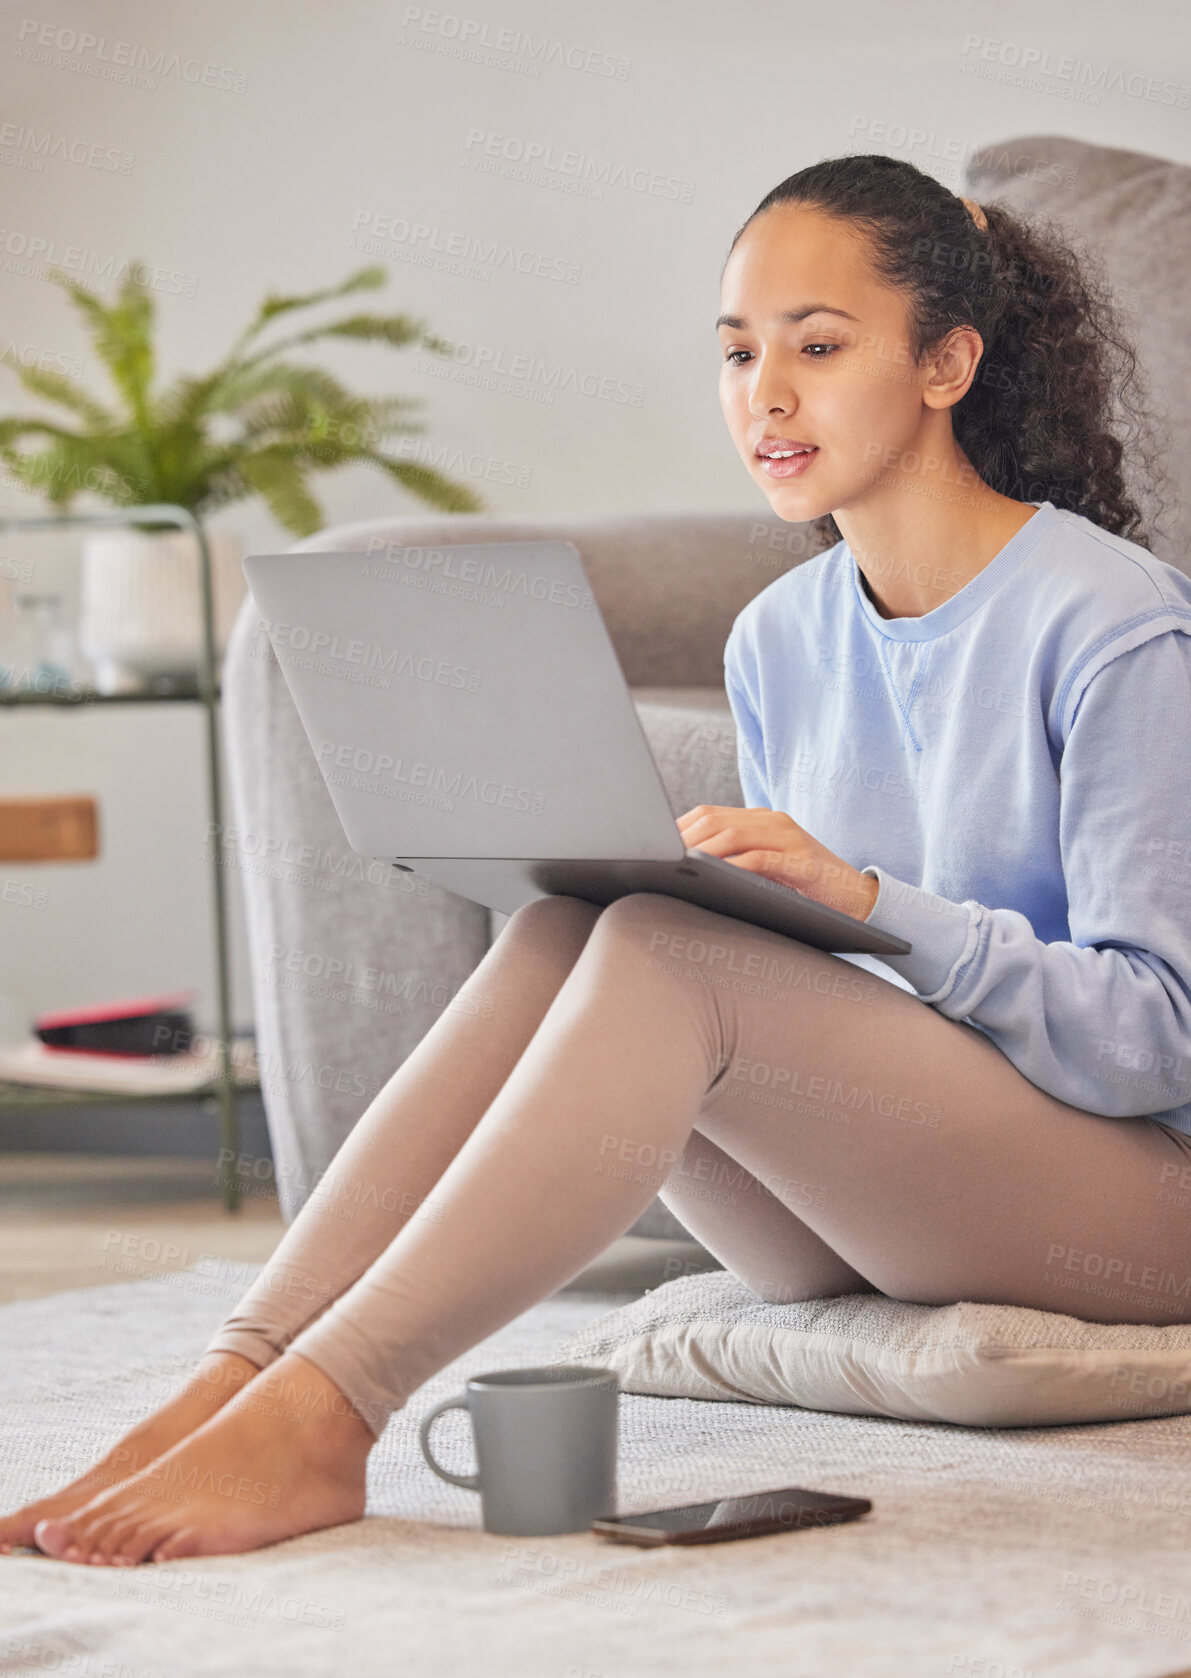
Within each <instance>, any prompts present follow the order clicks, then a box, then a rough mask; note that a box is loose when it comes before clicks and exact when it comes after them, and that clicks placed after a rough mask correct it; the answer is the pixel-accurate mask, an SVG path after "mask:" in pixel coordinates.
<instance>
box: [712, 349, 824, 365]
mask: <svg viewBox="0 0 1191 1678" xmlns="http://www.w3.org/2000/svg"><path fill="white" fill-rule="evenodd" d="M839 347H840V346H839V345H838V344H804V345H803V346H802V353H803V355H806V353H807V351H808V350H813V351H819V350H822V351H824V352H825V353H824V354H822V355H819V354H813V355H811V356H810V357H809V359H810V360H811V361H826V360H827V358H828V356H830V355H831V354H832V353H833V351H835V350H838V349H839ZM751 353H752V352H751V351H750V350H729V351H728V353H727V355H726V356H725V357H724V365H725V366H726V367H739V366H740V362H739V361H738V360H737V357H738V356H744V355H751Z"/></svg>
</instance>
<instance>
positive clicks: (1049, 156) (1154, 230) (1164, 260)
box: [964, 134, 1191, 574]
mask: <svg viewBox="0 0 1191 1678" xmlns="http://www.w3.org/2000/svg"><path fill="white" fill-rule="evenodd" d="M964 190H965V191H966V192H968V193H969V194H970V195H971V196H972V197H973V198H975V199H977V200H978V201H979V202H980V203H988V202H995V203H999V204H1004V205H1005V206H1006V208H1007V209H1010V210H1015V211H1017V212H1018V213H1021V214H1025V215H1026V216H1028V217H1031V218H1032V217H1034V216H1038V217H1040V218H1042V219H1044V220H1047V221H1050V220H1054V221H1056V222H1057V223H1058V224H1059V227H1060V229H1061V230H1062V232H1063V233H1064V234H1065V235H1066V237H1067V238H1068V240H1069V241H1071V242H1073V243H1074V244H1075V245H1076V247H1077V248H1078V249H1080V250H1081V251H1083V252H1085V253H1086V254H1087V255H1088V256H1089V257H1090V258H1091V260H1092V262H1093V264H1094V266H1095V267H1097V268H1102V270H1103V273H1104V276H1105V278H1106V280H1107V281H1108V283H1109V286H1110V288H1111V290H1112V293H1113V295H1114V297H1115V299H1116V302H1117V304H1118V306H1119V308H1120V309H1121V312H1122V319H1123V324H1124V326H1125V329H1126V332H1127V333H1128V335H1129V336H1130V337H1131V338H1132V339H1133V341H1134V343H1135V344H1136V346H1137V352H1138V358H1139V361H1140V363H1141V368H1142V371H1143V374H1144V376H1145V379H1146V381H1147V383H1148V385H1149V391H1150V394H1149V400H1148V403H1147V404H1146V405H1147V407H1149V408H1150V409H1151V411H1152V412H1153V413H1154V415H1155V418H1156V422H1157V430H1158V439H1157V440H1158V442H1159V443H1160V444H1161V445H1162V447H1163V449H1164V451H1165V461H1164V465H1165V471H1166V474H1167V476H1168V480H1169V481H1168V482H1167V484H1166V485H1165V486H1164V489H1163V490H1162V492H1161V493H1160V494H1159V495H1156V494H1155V493H1153V492H1152V491H1151V489H1150V486H1148V485H1146V483H1145V482H1144V479H1143V478H1142V477H1140V476H1139V473H1138V463H1137V460H1136V457H1135V455H1134V454H1132V453H1130V454H1128V455H1127V456H1126V473H1127V476H1128V477H1129V479H1130V483H1131V487H1132V489H1133V490H1134V493H1135V494H1137V495H1138V497H1139V499H1140V501H1141V503H1142V507H1143V510H1144V512H1145V513H1146V515H1147V522H1148V523H1149V524H1150V527H1151V534H1152V536H1153V550H1154V552H1155V553H1156V554H1157V556H1158V558H1159V559H1164V560H1165V561H1166V562H1167V564H1168V565H1174V566H1176V567H1177V568H1178V569H1179V570H1181V571H1186V572H1188V573H1189V574H1191V498H1189V497H1188V496H1187V495H1186V493H1185V491H1184V490H1183V483H1184V481H1185V479H1186V476H1187V470H1188V467H1189V466H1191V395H1189V392H1191V339H1189V338H1188V335H1187V332H1186V326H1185V315H1186V274H1187V263H1188V260H1189V259H1191V168H1188V166H1187V165H1186V164H1185V163H1175V162H1172V161H1171V160H1170V159H1168V158H1164V157H1152V156H1150V155H1149V154H1148V153H1146V152H1137V151H1124V150H1121V149H1120V148H1118V147H1116V146H1095V145H1089V144H1088V142H1087V141H1085V140H1076V139H1072V138H1069V137H1068V136H1066V135H1059V134H1032V135H1028V136H1026V137H1024V138H1022V139H1014V140H1007V141H997V142H995V143H994V144H992V145H989V146H985V147H983V148H982V149H981V150H980V151H977V152H974V153H973V154H972V156H971V157H970V158H969V160H968V167H967V175H966V185H965V188H964ZM1159 499H1165V502H1166V506H1165V509H1164V511H1163V512H1162V514H1161V517H1160V519H1155V516H1154V515H1155V511H1156V507H1157V502H1158V500H1159Z"/></svg>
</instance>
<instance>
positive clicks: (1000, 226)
mask: <svg viewBox="0 0 1191 1678" xmlns="http://www.w3.org/2000/svg"><path fill="white" fill-rule="evenodd" d="M778 204H806V205H808V206H810V207H811V208H814V209H818V210H822V211H824V212H825V213H826V214H828V215H832V216H838V217H839V218H841V219H842V220H846V221H849V222H851V223H854V224H856V225H857V226H858V228H859V230H860V231H861V233H862V234H863V235H864V236H865V237H866V239H867V242H868V246H869V249H870V252H871V258H872V262H873V266H874V269H875V270H876V272H877V274H878V275H879V276H880V278H881V279H882V280H883V281H884V282H886V283H887V284H891V285H894V286H896V287H897V288H899V289H900V290H902V291H904V292H905V293H906V295H907V297H908V300H909V323H910V346H909V347H910V352H911V354H912V355H913V356H914V358H915V360H916V361H917V360H920V359H921V358H922V357H923V356H924V354H925V352H926V351H927V350H928V349H930V348H932V347H933V346H935V345H937V344H938V343H939V342H940V340H941V339H942V338H944V337H945V336H946V334H947V333H948V332H949V331H951V330H952V329H953V328H955V327H957V326H974V327H975V328H976V330H977V331H978V332H979V334H980V336H981V339H982V340H983V342H984V354H983V356H982V357H981V361H980V365H979V367H978V369H977V372H976V376H975V378H974V379H973V381H972V383H971V385H970V386H969V388H968V390H967V391H966V392H965V393H964V395H963V396H962V397H961V399H960V400H959V402H958V403H956V405H955V407H954V408H952V410H951V421H952V429H953V433H954V436H955V440H956V442H957V443H958V445H959V447H960V448H961V449H962V450H963V452H964V454H965V455H966V457H967V458H968V460H969V461H970V462H971V463H972V466H973V467H974V468H975V470H976V472H977V473H978V474H979V475H980V477H981V478H982V479H983V480H984V482H985V483H986V484H988V485H989V487H990V488H992V489H995V490H997V491H999V492H1000V494H1002V495H1009V496H1012V497H1014V498H1015V499H1017V500H1020V501H1051V502H1053V503H1054V504H1055V506H1057V507H1063V508H1067V509H1069V510H1070V511H1071V512H1074V513H1079V514H1081V515H1082V516H1083V517H1085V518H1088V519H1090V520H1092V521H1093V523H1095V524H1098V525H1100V526H1101V527H1102V528H1103V529H1105V530H1107V531H1110V532H1112V533H1113V534H1114V535H1118V536H1123V537H1125V538H1127V539H1128V540H1129V541H1132V542H1136V543H1137V544H1138V546H1140V547H1145V548H1149V547H1150V546H1151V543H1150V540H1149V537H1148V536H1147V534H1146V531H1145V529H1144V527H1143V515H1142V512H1141V510H1140V508H1139V506H1138V504H1137V502H1136V501H1134V500H1133V498H1132V495H1131V494H1130V491H1129V489H1127V487H1126V484H1125V477H1124V472H1123V470H1122V461H1123V459H1124V456H1125V452H1126V449H1128V450H1129V458H1130V465H1131V469H1132V471H1131V476H1133V477H1134V479H1135V481H1136V482H1137V483H1138V484H1139V485H1140V487H1141V488H1142V489H1143V492H1144V499H1145V501H1146V502H1147V504H1148V505H1151V506H1152V507H1153V508H1154V511H1155V512H1157V511H1159V510H1160V507H1161V497H1160V494H1159V483H1160V481H1161V478H1162V473H1161V472H1160V470H1159V469H1158V468H1157V467H1156V465H1155V460H1156V458H1157V450H1156V449H1155V447H1154V445H1153V440H1152V426H1151V422H1150V420H1149V416H1148V413H1147V411H1146V407H1145V401H1146V391H1145V386H1144V381H1143V379H1142V376H1141V373H1140V370H1139V367H1138V362H1137V355H1136V351H1135V350H1134V348H1133V346H1132V344H1131V343H1130V342H1129V340H1128V338H1127V337H1126V335H1125V332H1124V331H1123V329H1122V327H1121V325H1120V321H1119V318H1118V314H1117V310H1116V307H1115V305H1114V304H1113V302H1112V301H1111V290H1110V287H1109V286H1108V284H1107V282H1106V281H1105V279H1104V277H1103V273H1102V270H1101V269H1100V267H1099V265H1098V263H1097V261H1096V259H1095V258H1094V257H1093V256H1092V255H1090V254H1089V253H1087V252H1080V253H1078V254H1077V252H1076V251H1075V250H1074V249H1073V248H1072V247H1071V246H1070V245H1069V244H1068V243H1067V242H1066V241H1065V240H1064V238H1063V237H1062V236H1061V235H1060V234H1059V233H1058V232H1057V231H1056V230H1055V229H1054V227H1053V226H1052V225H1050V224H1046V223H1041V222H1037V221H1033V220H1028V219H1026V218H1025V217H1023V216H1020V215H1018V214H1016V213H1015V212H1011V211H1009V210H1007V209H1005V208H1003V207H1002V206H1001V205H999V204H997V203H990V204H985V205H982V206H980V208H981V209H982V210H983V213H984V216H985V218H986V220H987V222H988V226H987V229H982V228H980V227H979V226H978V225H977V222H976V221H975V220H974V218H973V217H972V215H971V214H970V213H969V211H968V209H967V207H966V205H965V204H964V201H963V199H962V198H961V197H959V196H957V195H956V194H955V193H954V192H952V191H950V189H949V188H947V187H945V186H944V185H942V183H941V182H940V181H938V180H936V179H935V177H934V176H933V175H930V174H928V173H927V172H926V171H925V170H923V169H919V168H918V167H917V166H916V165H914V164H912V163H907V162H904V161H903V160H901V159H899V158H894V157H886V156H884V155H882V154H880V153H872V154H868V155H858V154H857V155H851V156H845V157H833V158H827V159H824V160H823V161H821V162H819V163H813V164H811V165H810V166H809V167H808V168H806V169H800V170H799V171H798V173H797V174H795V175H789V176H787V178H786V179H785V180H784V181H782V182H781V183H780V184H779V185H778V186H775V187H774V189H773V191H772V192H768V193H766V195H765V197H764V198H763V199H762V200H761V202H760V203H759V204H758V205H757V208H756V209H755V210H754V211H753V213H752V215H750V216H749V218H748V220H747V221H745V222H744V223H742V225H741V226H740V227H739V228H738V229H737V231H736V233H735V235H734V236H733V239H732V244H731V245H730V246H729V248H728V255H729V256H730V255H731V254H732V251H733V250H734V249H735V247H736V243H737V240H739V238H740V236H741V234H742V233H743V232H744V230H745V228H746V227H748V226H749V224H750V223H751V222H752V221H754V220H755V219H756V217H757V216H759V215H761V214H762V213H763V212H764V211H766V210H768V209H770V208H771V207H772V206H774V205H778ZM726 262H727V258H725V264H726ZM814 523H815V526H816V529H817V534H818V535H819V536H820V537H821V538H822V539H823V540H825V541H829V542H838V541H839V540H840V531H839V528H838V526H837V525H836V523H835V520H834V519H833V518H832V516H831V514H830V513H826V514H824V515H823V517H822V518H820V519H817V520H815V521H814Z"/></svg>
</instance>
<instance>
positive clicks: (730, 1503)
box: [591, 1486, 872, 1544]
mask: <svg viewBox="0 0 1191 1678" xmlns="http://www.w3.org/2000/svg"><path fill="white" fill-rule="evenodd" d="M871 1508H872V1502H871V1501H870V1499H869V1498H867V1497H842V1496H839V1495H837V1494H836V1493H834V1492H808V1491H807V1490H806V1488H805V1487H804V1486H784V1487H783V1488H782V1490H781V1491H777V1492H749V1493H748V1494H747V1495H746V1496H744V1497H725V1498H718V1499H712V1501H711V1502H710V1503H684V1504H681V1505H680V1506H679V1507H677V1508H675V1509H650V1510H647V1511H646V1512H645V1513H643V1514H640V1515H604V1516H601V1517H600V1519H599V1520H595V1521H593V1522H592V1523H591V1530H592V1532H598V1533H599V1534H600V1536H601V1537H602V1538H611V1539H614V1540H616V1541H617V1542H618V1543H621V1544H717V1543H719V1542H720V1540H721V1539H725V1538H757V1537H760V1535H761V1534H762V1533H766V1532H793V1531H795V1530H796V1529H797V1528H800V1527H828V1526H836V1525H838V1524H839V1522H840V1521H855V1520H859V1518H860V1516H861V1515H867V1514H868V1512H869V1510H870V1509H871Z"/></svg>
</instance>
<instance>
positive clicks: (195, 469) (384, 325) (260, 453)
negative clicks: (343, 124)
mask: <svg viewBox="0 0 1191 1678" xmlns="http://www.w3.org/2000/svg"><path fill="white" fill-rule="evenodd" d="M137 268H138V265H137V264H132V265H130V269H129V274H128V277H127V279H125V280H124V282H123V283H122V285H121V286H120V288H119V291H118V293H117V296H116V300H115V302H114V303H112V304H105V303H103V302H101V301H100V300H99V299H98V298H97V297H95V296H94V294H93V293H92V292H90V291H88V290H87V289H86V288H85V287H84V286H81V285H79V284H78V283H77V282H76V281H75V280H73V279H72V278H71V277H70V276H69V275H68V274H65V273H62V272H61V271H56V272H53V273H51V275H50V278H52V279H53V280H54V282H55V283H56V284H58V285H61V286H62V287H64V289H65V290H66V291H67V292H68V293H69V295H70V297H71V298H72V299H73V301H74V303H75V305H76V306H77V307H78V309H79V311H80V312H81V314H82V315H83V317H84V321H85V324H86V326H87V329H88V332H89V335H90V337H91V340H92V343H93V344H94V347H95V351H96V354H97V355H98V357H99V359H100V360H101V361H102V363H103V365H104V367H105V368H106V369H107V371H108V373H109V375H110V377H111V381H112V384H113V386H114V387H115V391H116V395H117V398H118V406H117V407H116V408H109V407H106V406H104V405H103V404H102V403H100V402H98V401H95V400H94V399H93V398H92V397H90V396H88V395H87V394H86V393H85V392H84V391H83V390H81V389H80V388H79V386H78V385H77V384H76V383H74V381H72V380H70V379H67V378H64V377H63V376H62V375H61V374H60V373H54V372H49V371H45V370H42V369H38V368H35V367H26V366H23V365H22V364H21V363H20V362H19V361H18V360H17V358H16V357H15V355H14V354H13V352H12V350H11V349H10V350H8V351H6V352H5V354H4V356H3V357H2V358H0V359H3V360H4V361H6V362H7V363H8V364H9V366H11V367H12V368H13V370H14V372H15V373H16V374H17V377H18V378H19V379H20V381H21V384H22V385H23V386H24V387H25V389H26V390H27V391H30V392H31V393H32V394H34V395H36V396H39V397H42V398H44V399H45V400H47V401H49V402H53V403H56V404H57V405H58V406H59V407H62V408H65V409H67V410H68V412H69V413H70V414H71V415H72V416H73V418H74V420H75V421H76V422H77V423H76V424H75V425H74V426H73V427H68V426H66V425H63V424H55V423H53V421H51V420H46V419H37V418H32V419H25V418H16V417H10V418H0V460H2V461H3V463H4V465H5V466H6V467H7V469H8V471H9V473H10V475H11V477H12V478H13V480H14V481H15V482H16V483H17V484H18V485H19V486H20V487H21V488H23V489H26V490H29V491H32V492H34V493H37V494H40V495H42V496H44V497H45V498H46V499H47V500H48V501H49V503H50V505H51V506H52V507H53V508H54V509H55V510H57V511H63V510H65V509H68V508H69V507H70V506H71V504H72V503H73V501H74V499H75V497H76V496H77V495H79V494H80V493H81V492H83V491H84V490H91V491H93V492H95V493H96V494H98V495H99V496H101V497H102V498H103V499H105V500H107V501H112V502H115V503H116V504H117V505H119V506H130V505H131V506H142V507H143V506H147V505H149V504H151V503H153V502H161V501H168V502H172V503H175V504H177V505H181V506H183V507H186V508H188V509H189V511H190V512H192V513H194V514H195V515H196V516H198V517H204V516H207V515H210V514H211V513H214V512H216V511H217V510H218V509H219V508H221V507H225V506H227V505H228V504H229V503H230V502H234V501H238V500H242V499H243V498H244V497H246V496H251V495H260V496H262V497H263V498H264V500H265V501H266V502H267V504H268V506H269V508H270V510H271V511H272V513H273V515H274V516H275V518H276V519H277V520H278V522H279V523H280V524H282V525H283V526H284V527H285V528H286V529H287V530H289V531H291V532H293V534H294V535H295V536H308V535H310V534H311V533H312V532H314V531H316V530H318V529H320V528H321V527H322V525H323V523H324V519H323V513H322V509H321V508H320V506H319V504H318V502H317V501H316V500H315V498H314V495H313V494H312V492H311V489H310V485H309V482H308V477H309V474H310V473H311V472H313V471H316V470H322V471H327V470H332V469H334V468H337V467H340V466H349V465H354V464H364V465H369V466H374V467H376V468H378V469H379V470H380V471H382V472H385V473H387V474H388V475H389V476H390V477H391V478H394V479H395V480H396V481H397V482H398V483H400V484H402V485H404V487H405V488H406V489H407V490H409V491H411V492H412V493H413V494H414V495H417V496H420V497H421V498H422V499H423V500H424V501H427V502H429V503H430V504H431V505H432V506H435V507H440V508H442V509H443V510H444V511H447V512H475V511H477V510H479V509H480V508H482V506H483V502H482V501H481V500H480V498H479V497H478V496H476V495H475V494H474V493H473V492H472V491H471V490H470V489H469V488H467V487H466V485H463V484H460V483H456V482H455V481H453V480H452V479H450V478H448V477H446V476H445V475H444V474H443V473H441V472H438V471H436V470H435V469H434V468H433V467H430V466H426V465H422V464H420V463H418V462H416V461H412V460H403V459H399V458H397V457H395V456H393V455H392V454H386V453H385V452H384V449H383V447H382V444H383V443H384V441H385V439H386V437H388V436H390V435H391V434H393V433H394V432H398V431H400V432H409V433H415V432H418V431H422V430H424V429H425V427H424V426H423V424H422V423H421V421H420V420H417V419H415V418H414V417H413V414H412V411H413V409H414V408H416V407H420V406H422V405H423V401H424V399H423V398H420V397H417V398H414V397H404V396H390V397H358V396H353V395H351V393H350V392H349V391H347V390H345V389H344V387H343V385H342V384H341V383H340V382H339V381H338V380H337V379H335V378H334V377H333V376H332V375H331V374H330V373H327V372H324V371H322V370H321V369H320V368H317V367H312V366H307V365H304V364H301V363H299V362H295V361H289V360H282V359H279V357H280V356H281V355H282V352H284V351H287V350H292V349H296V348H298V347H299V346H300V345H306V344H313V343H317V342H318V341H319V340H320V339H323V338H347V339H354V340H355V341H356V342H359V343H379V344H388V345H391V346H392V347H394V348H399V347H400V346H401V345H403V344H409V343H412V342H414V341H417V342H418V343H419V344H421V345H422V346H423V347H425V348H426V349H429V350H431V351H432V352H434V353H440V352H444V351H446V350H447V348H448V346H447V345H446V344H444V343H443V342H442V340H441V339H439V338H437V337H435V336H433V335H432V334H429V333H427V332H425V331H424V329H423V326H422V323H421V322H419V321H416V320H413V319H411V318H410V317H409V316H407V315H403V314H397V315H376V314H353V315H348V316H347V317H346V318H344V319H340V320H333V321H331V322H329V323H325V324H323V325H316V326H307V327H306V328H304V329H303V330H300V331H296V332H292V333H290V334H289V335H288V336H284V337H281V338H275V339H274V341H273V342H272V343H267V344H263V345H262V342H261V335H262V334H263V333H264V332H265V330H266V328H267V327H269V326H270V325H272V323H273V322H274V321H277V320H278V319H280V318H281V317H282V316H286V315H292V314H294V313H295V312H296V311H298V310H303V309H309V308H312V307H313V306H314V305H316V304H319V303H328V302H331V301H333V300H334V299H336V298H340V297H345V296H347V295H348V294H349V293H351V292H358V291H371V290H374V289H375V288H376V287H378V286H382V285H384V284H385V281H386V278H387V275H386V271H385V269H384V268H381V267H374V268H362V269H360V270H359V272H358V273H355V274H352V275H351V276H350V277H349V278H348V279H346V280H344V281H343V283H342V284H341V285H337V286H332V287H330V288H328V289H326V290H323V291H312V292H307V293H306V294H305V295H304V296H295V297H286V296H279V295H274V294H270V295H269V296H268V297H266V299H265V301H264V302H263V303H262V304H261V305H260V307H259V308H258V310H257V312H256V315H255V317H254V318H253V319H252V320H251V321H250V322H249V324H248V326H247V327H245V329H244V331H243V332H242V333H241V334H240V336H239V337H238V338H237V339H236V340H235V342H234V343H233V345H232V347H231V349H230V350H229V351H228V353H227V354H226V355H225V356H224V358H223V360H222V361H220V362H219V364H218V365H217V366H216V367H215V368H214V369H213V370H212V371H211V372H210V373H207V374H206V375H205V376H204V377H201V378H199V377H192V376H189V375H182V376H180V377H178V378H176V379H175V380H174V382H173V383H172V384H171V385H169V386H168V387H167V388H166V389H164V390H161V391H155V390H154V388H153V387H154V374H155V355H154V347H153V326H154V318H153V300H152V298H151V297H150V295H149V291H148V289H147V287H146V286H145V285H144V284H143V283H142V282H141V281H139V280H138V279H137V278H136V277H135V275H136V272H137ZM30 445H32V446H30Z"/></svg>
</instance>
